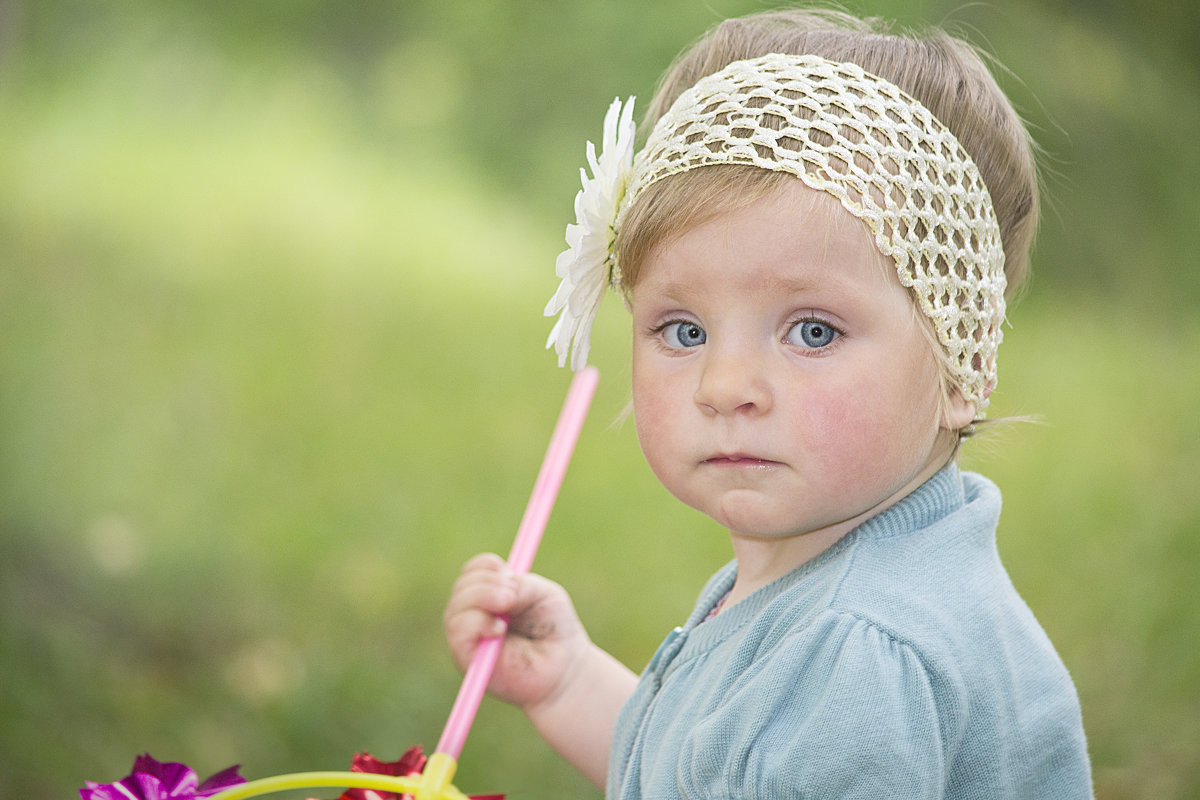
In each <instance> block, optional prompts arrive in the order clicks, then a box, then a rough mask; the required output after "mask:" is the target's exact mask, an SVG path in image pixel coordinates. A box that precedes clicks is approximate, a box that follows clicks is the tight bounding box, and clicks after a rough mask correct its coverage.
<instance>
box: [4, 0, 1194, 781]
mask: <svg viewBox="0 0 1200 800" xmlns="http://www.w3.org/2000/svg"><path fill="white" fill-rule="evenodd" d="M769 5H770V4H769V3H764V2H757V1H756V0H656V1H655V2H650V3H647V2H641V1H640V0H619V1H618V0H609V1H606V2H601V1H599V0H597V1H596V2H586V3H584V2H579V3H574V2H571V3H542V2H534V1H533V0H522V1H520V2H517V1H513V2H492V1H490V0H457V1H456V2H443V0H402V1H396V2H382V1H381V0H365V1H364V2H356V3H334V2H320V1H319V0H291V1H290V2H286V3H285V2H269V1H267V0H263V2H254V3H209V2H202V1H201V0H157V1H156V2H149V0H146V1H145V2H135V1H133V0H130V2H121V3H90V2H69V1H67V0H53V1H51V2H43V1H42V0H37V1H36V2H35V1H34V0H23V1H22V0H5V1H4V2H0V603H2V605H0V796H3V797H13V798H16V797H28V798H35V797H36V798H42V797H45V798H49V797H69V796H73V794H74V789H75V787H78V786H80V785H82V783H83V781H84V780H85V779H93V780H102V781H108V780H115V779H116V778H119V777H121V776H122V775H124V774H125V773H126V772H127V771H128V767H129V765H130V763H131V762H132V758H133V756H134V755H135V754H138V753H141V752H145V751H149V752H150V753H152V754H153V755H154V756H156V757H157V758H159V759H162V760H182V761H186V762H187V763H189V764H191V765H192V766H194V767H195V768H196V769H197V771H199V772H200V773H201V775H206V774H208V773H211V772H214V771H216V770H218V769H221V768H223V767H225V766H227V765H228V764H231V763H234V762H239V763H241V764H243V765H244V767H243V772H244V774H246V775H248V776H251V777H263V776H267V775H273V774H277V773H280V772H287V771H297V770H309V769H341V768H345V767H346V766H348V764H349V759H350V757H351V755H352V754H353V753H354V752H356V751H361V750H369V751H371V752H373V753H374V754H376V755H377V756H379V757H381V758H387V759H390V758H395V757H397V756H398V755H399V753H400V752H401V751H402V750H404V749H405V748H407V747H408V746H409V745H411V744H416V743H423V744H425V745H426V747H429V748H431V747H432V745H433V744H434V743H435V742H436V739H437V737H438V734H439V733H440V731H441V726H442V724H443V722H444V720H445V717H446V715H447V713H448V711H449V707H450V704H451V702H452V700H453V696H454V693H455V691H456V689H457V686H458V682H459V676H458V674H457V672H456V671H455V669H454V667H453V665H452V664H451V662H450V660H449V658H448V656H447V655H446V654H445V651H444V647H443V643H442V633H441V609H442V605H443V602H444V599H445V597H446V594H447V591H448V588H449V586H450V584H451V582H452V581H453V579H454V577H455V575H456V573H457V570H458V567H459V565H460V564H461V563H462V562H463V561H464V560H465V559H466V558H468V557H469V556H470V555H472V554H474V553H476V552H478V551H480V550H494V551H498V552H506V551H507V548H508V545H509V543H510V542H511V538H512V534H513V532H514V530H515V527H516V523H517V521H518V520H519V518H520V513H521V510H522V508H523V506H524V504H525V501H526V499H527V498H528V494H529V490H530V487H531V486H532V482H533V476H534V474H535V472H536V470H537V466H538V464H539V462H540V459H541V455H542V453H543V451H544V448H545V444H546V442H547V440H548V438H549V432H550V427H551V425H552V422H553V418H554V416H555V414H556V413H557V410H558V407H559V404H560V401H561V399H562V395H563V392H564V391H565V388H566V385H567V382H568V379H569V376H568V375H567V374H565V373H564V372H563V371H559V370H558V369H557V368H556V367H555V364H554V359H553V357H552V356H551V355H549V354H546V353H545V352H544V351H543V350H542V344H543V342H544V339H545V336H546V333H547V331H548V328H549V323H548V321H546V320H543V319H542V318H541V308H542V305H543V303H544V301H545V299H546V298H547V297H548V296H549V295H550V293H551V292H552V291H553V289H554V287H555V284H556V281H555V279H554V276H553V271H552V264H553V261H554V257H555V255H556V254H557V252H558V251H559V250H560V249H562V246H563V244H562V238H561V237H562V230H563V226H564V225H565V224H566V222H567V221H568V220H569V218H570V216H571V198H572V197H573V195H574V192H575V191H576V189H577V182H578V172H577V169H578V167H579V166H580V165H581V164H582V163H583V153H584V141H585V140H586V139H588V138H592V139H597V138H598V137H599V135H600V123H601V120H602V117H603V113H604V110H605V108H606V106H607V104H608V103H609V102H610V101H611V100H612V98H613V97H614V96H616V95H622V96H624V95H626V94H636V95H638V96H639V98H644V99H648V98H649V96H650V94H651V93H652V90H653V87H654V83H655V80H656V78H657V75H658V74H659V73H660V71H661V70H662V69H663V68H664V67H665V66H666V64H667V63H668V62H669V61H670V59H671V58H672V57H673V56H674V54H675V53H676V52H677V51H678V50H679V49H680V48H682V47H683V46H684V45H685V44H687V43H688V42H690V41H691V40H693V39H694V38H695V37H697V36H698V35H699V34H700V33H702V32H703V31H704V30H705V29H706V28H708V27H709V26H710V25H711V24H712V23H714V22H715V21H716V20H717V19H718V18H720V17H724V16H731V15H738V14H743V13H747V12H750V11H754V10H758V9H760V8H764V7H767V6H769ZM848 7H849V8H850V9H852V10H855V11H858V12H865V13H870V14H878V15H883V16H888V17H894V18H896V19H898V20H899V21H901V22H902V23H904V24H908V25H921V24H945V25H947V26H948V27H951V28H952V29H954V30H956V31H958V32H960V33H962V34H963V35H965V36H967V37H968V38H969V39H971V40H972V41H974V42H976V43H977V44H980V45H982V46H983V47H985V48H987V49H988V50H989V51H991V52H992V53H994V54H995V55H996V56H997V58H998V60H999V62H1000V63H1002V64H1003V65H1005V67H1006V68H1007V71H1000V73H999V80H1000V81H1001V83H1002V84H1003V85H1004V87H1005V88H1006V90H1007V91H1008V92H1009V93H1010V95H1011V97H1012V98H1013V100H1014V102H1015V103H1016V104H1017V105H1018V107H1019V108H1020V110H1021V111H1022V113H1023V114H1024V115H1025V116H1026V117H1027V119H1028V120H1029V121H1030V124H1031V126H1032V128H1033V130H1034V132H1035V136H1036V138H1037V140H1038V142H1039V145H1040V146H1041V148H1042V150H1043V151H1044V152H1043V157H1042V166H1043V169H1044V173H1045V190H1046V214H1045V220H1044V224H1043V227H1042V236H1041V239H1040V244H1039V246H1038V249H1037V251H1036V253H1035V259H1034V269H1035V276H1034V279H1033V282H1032V285H1031V288H1030V291H1029V293H1028V295H1027V296H1026V297H1025V298H1024V299H1023V300H1022V302H1021V303H1020V304H1019V305H1017V306H1016V307H1015V308H1014V309H1013V310H1012V312H1011V314H1010V317H1011V321H1012V328H1011V330H1010V331H1009V332H1008V335H1007V339H1006V343H1005V346H1004V351H1003V353H1002V358H1001V364H1002V367H1001V376H1002V377H1001V384H1000V388H999V390H998V393H997V395H996V399H995V403H994V406H993V408H994V409H995V411H996V413H997V414H1037V415H1040V416H1041V418H1042V420H1043V423H1042V424H1034V425H1018V426H1015V427H1012V428H1010V429H1007V430H1006V431H1005V432H1003V433H1002V434H1000V435H998V436H995V437H993V438H990V439H986V440H983V441H978V442H975V443H972V444H971V445H969V446H968V449H967V454H966V457H965V460H966V463H967V464H968V465H969V466H970V467H972V468H975V469H980V470H983V471H985V472H987V473H988V474H989V475H990V476H991V477H993V478H994V479H995V480H996V481H998V482H999V483H1000V485H1001V486H1002V488H1003V490H1004V493H1005V511H1004V517H1003V520H1002V523H1001V530H1000V533H999V541H1000V548H1001V550H1002V553H1003V555H1004V556H1005V558H1006V560H1007V563H1008V565H1009V567H1010V571H1011V573H1012V576H1013V579H1014V581H1015V582H1016V584H1017V586H1018V588H1019V589H1020V590H1021V592H1022V593H1023V594H1024V596H1025V597H1026V598H1027V600H1028V602H1029V603H1030V605H1031V606H1032V607H1033V608H1034V610H1035V611H1036V613H1037V614H1038V616H1039V617H1040V619H1041V621H1042V622H1043V624H1044V626H1045V627H1046V629H1047V630H1048V631H1049V633H1050V635H1051V636H1052V638H1053V639H1054V641H1055V642H1056V644H1057V645H1058V647H1059V649H1060V651H1061V654H1062V656H1063V659H1064V660H1065V661H1066V663H1067V665H1068V667H1069V668H1070V670H1071V672H1072V673H1073V675H1074V678H1075V681H1076V683H1077V685H1078V687H1079V692H1080V695H1081V698H1082V703H1083V710H1084V717H1085V723H1086V726H1087V729H1088V734H1089V737H1090V746H1091V750H1092V757H1093V759H1094V766H1095V780H1096V789H1097V796H1098V797H1100V798H1102V799H1104V800H1116V799H1117V798H1185V797H1198V796H1200V789H1197V786H1198V785H1200V656H1198V655H1197V653H1198V652H1200V651H1198V649H1197V642H1198V640H1200V597H1198V590H1197V586H1198V582H1197V579H1196V574H1197V568H1198V567H1200V485H1198V478H1200V414H1197V411H1198V410H1200V409H1198V408H1197V402H1198V401H1197V398H1198V397H1200V355H1198V353H1200V322H1198V318H1197V314H1196V311H1195V309H1196V306H1197V301H1198V300H1200V269H1197V255H1196V254H1197V253H1198V252H1200V233H1198V231H1200V224H1198V221H1197V209H1198V208H1200V204H1198V203H1197V200H1196V194H1195V191H1196V186H1197V185H1200V148H1198V147H1197V144H1196V132H1197V131H1200V68H1198V67H1200V57H1198V56H1197V55H1196V50H1195V42H1196V41H1197V40H1198V38H1200V37H1198V34H1200V13H1198V11H1197V6H1196V5H1195V4H1192V3H1161V2H1158V0H1092V1H1091V2H1088V3H1081V2H1067V1H1066V0H1063V1H1062V2H1050V1H1049V0H1047V1H1045V2H1035V0H1006V2H1004V3H995V4H972V3H962V2H961V0H952V1H947V2H936V1H935V0H927V1H922V0H908V1H907V2H900V1H899V0H896V1H894V2H885V1H884V0H879V1H878V2H865V1H864V2H852V3H849V6H848ZM643 102H644V100H643ZM627 340H628V331H627V320H626V318H625V312H624V310H623V309H622V308H621V304H620V303H619V302H609V303H608V304H607V305H606V307H605V308H604V310H603V312H602V314H601V319H600V321H599V325H598V329H597V332H596V336H595V346H594V359H593V360H594V361H595V362H596V363H598V365H599V366H600V368H601V370H602V372H603V379H602V385H601V388H600V391H599V394H598V397H597V400H596V403H595V406H594V408H593V413H592V415H591V418H590V420H589V422H588V425H587V428H586V429H585V431H584V434H583V437H582V440H581V442H580V445H579V449H578V451H577V453H576V457H575V460H574V462H573V465H572V468H571V471H570V473H569V474H568V477H567V481H566V485H565V486H564V489H563V493H562V495H561V497H560V501H559V504H558V507H557V509H556V511H555V513H554V516H553V518H552V520H551V526H550V530H549V532H548V533H547V536H546V540H545V542H544V544H543V548H542V551H541V553H540V554H539V558H538V564H537V567H538V569H539V570H540V571H542V572H543V573H545V574H547V575H549V576H551V577H553V578H555V579H557V580H559V581H561V582H562V583H564V584H565V585H567V586H568V587H569V589H570V590H571V591H572V593H573V595H574V598H575V600H576V603H577V605H578V608H579V611H580V614H581V615H582V617H583V618H584V621H585V623H587V624H588V626H589V628H590V631H591V633H592V635H593V638H594V639H595V640H596V641H597V642H599V643H600V644H602V645H603V646H605V647H607V648H609V649H611V650H612V651H614V652H615V653H616V654H617V655H618V656H619V657H620V658H621V659H623V660H624V661H625V662H626V663H628V664H630V665H631V666H633V667H634V668H635V669H640V667H641V665H643V664H644V663H645V661H646V660H647V658H648V657H649V655H650V654H651V653H652V652H653V650H654V648H655V646H656V645H657V643H658V641H659V640H660V638H661V637H662V635H663V634H664V633H665V631H666V630H668V629H669V628H670V627H671V626H673V625H674V624H676V623H677V622H678V621H679V620H681V619H682V618H683V617H684V615H685V614H686V613H687V611H688V610H689V609H690V607H691V603H692V600H693V598H694V595H695V592H696V591H697V590H698V588H699V586H700V585H701V583H702V582H703V580H704V579H705V578H706V577H707V576H708V574H709V573H710V572H711V571H712V570H714V569H715V568H716V567H717V566H719V565H720V564H722V563H723V562H724V561H725V560H726V559H727V558H728V555H729V553H728V545H727V542H726V541H725V539H724V537H723V535H722V533H721V531H719V530H718V529H716V528H715V527H714V526H713V525H712V524H711V523H709V522H707V521H706V520H704V519H703V518H701V517H699V516H698V515H697V514H695V513H693V512H691V511H689V510H687V509H685V508H683V507H682V506H680V505H679V504H678V503H676V502H675V501H674V500H672V499H671V498H670V497H669V496H668V495H667V494H666V493H665V491H664V490H662V489H661V487H659V486H658V484H657V483H656V481H655V480H654V478H653V476H652V475H651V474H650V472H649V470H648V469H647V468H646V467H645V466H644V464H643V463H642V460H641V456H640V454H639V452H638V448H637V443H636V440H635V436H634V432H633V427H632V425H631V424H620V423H619V422H617V419H618V417H619V416H620V413H621V410H622V409H623V408H624V406H625V404H626V402H627V399H628V381H629V370H628V367H627V364H626V357H627V356H626V352H627V347H628V341H627ZM456 783H457V785H459V786H460V787H461V788H463V789H464V790H474V791H484V790H495V791H506V792H508V793H509V796H510V797H512V798H520V799H522V800H535V798H551V797H596V796H598V793H597V792H595V790H593V789H592V788H590V787H589V786H587V785H586V784H585V783H584V782H583V781H582V780H581V779H580V778H578V777H577V776H575V775H574V774H573V773H572V772H571V771H570V770H569V768H567V767H565V766H564V765H562V764H561V763H560V762H559V761H558V760H557V759H556V757H555V756H554V755H553V754H552V753H551V752H550V751H549V750H548V749H547V748H546V747H545V745H543V744H542V743H541V742H540V740H539V739H538V738H537V736H536V735H535V734H534V733H533V732H532V731H531V730H530V728H529V726H528V725H527V724H526V722H525V721H524V719H523V718H522V717H521V716H520V714H519V713H517V712H515V711H513V710H512V709H509V708H507V707H503V706H501V705H500V704H497V703H495V702H493V701H490V700H489V701H485V704H484V706H483V708H482V710H481V712H480V717H479V719H478V721H477V723H476V726H475V728H474V730H473V732H472V734H471V738H470V739H469V740H468V742H467V746H466V750H465V751H464V753H463V759H462V765H461V768H460V772H459V775H458V777H457V779H456Z"/></svg>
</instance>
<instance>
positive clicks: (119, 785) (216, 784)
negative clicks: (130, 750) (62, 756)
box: [79, 754, 246, 800]
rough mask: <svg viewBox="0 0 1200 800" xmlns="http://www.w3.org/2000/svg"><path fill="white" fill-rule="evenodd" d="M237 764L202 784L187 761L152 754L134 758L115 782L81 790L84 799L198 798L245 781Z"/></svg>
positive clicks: (93, 785)
mask: <svg viewBox="0 0 1200 800" xmlns="http://www.w3.org/2000/svg"><path fill="white" fill-rule="evenodd" d="M237 771H238V767H237V766H232V767H229V768H228V769H223V770H221V771H220V772H218V773H217V774H216V775H213V776H212V777H210V778H207V779H206V780H205V781H204V783H200V782H199V779H198V778H197V777H196V773H195V772H193V771H192V769H191V768H190V767H188V766H186V765H184V764H178V763H175V762H168V763H165V764H164V763H161V762H158V761H155V760H154V759H153V758H151V757H150V755H149V754H146V755H142V756H138V757H137V758H135V759H134V760H133V771H132V772H130V773H129V774H128V775H126V776H125V777H124V778H122V779H121V780H119V781H117V782H116V783H93V782H92V781H87V786H86V787H85V788H83V789H80V790H79V796H80V797H81V798H83V800H196V799H197V798H203V797H211V796H212V795H214V794H216V793H217V792H220V791H221V790H223V789H227V788H229V787H230V786H235V785H236V784H239V783H245V782H246V779H245V778H243V777H242V776H241V775H238V774H237Z"/></svg>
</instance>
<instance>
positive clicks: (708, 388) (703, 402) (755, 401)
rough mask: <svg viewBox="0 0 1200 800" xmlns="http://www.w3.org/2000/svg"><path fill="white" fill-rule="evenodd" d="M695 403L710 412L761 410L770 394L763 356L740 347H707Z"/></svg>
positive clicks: (768, 407)
mask: <svg viewBox="0 0 1200 800" xmlns="http://www.w3.org/2000/svg"><path fill="white" fill-rule="evenodd" d="M695 400H696V405H697V406H699V407H700V410H701V411H703V412H704V413H706V414H709V415H711V416H737V415H755V414H765V413H766V412H768V411H770V410H771V406H772V404H773V394H772V389H771V382H770V379H769V376H768V373H767V370H766V365H765V364H764V363H763V359H762V358H761V357H759V356H756V355H755V354H753V353H748V352H746V351H745V350H743V349H733V348H728V349H724V350H722V349H721V348H718V347H711V346H710V348H709V349H708V351H707V352H706V353H705V361H704V364H703V366H702V370H701V374H700V383H699V385H698V386H697V387H696V396H695Z"/></svg>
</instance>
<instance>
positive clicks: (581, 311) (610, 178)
mask: <svg viewBox="0 0 1200 800" xmlns="http://www.w3.org/2000/svg"><path fill="white" fill-rule="evenodd" d="M633 101H634V98H632V97H630V98H629V99H628V100H627V101H626V102H625V103H624V104H623V105H622V103H621V100H620V98H617V99H616V100H613V102H612V105H611V106H609V108H608V113H607V114H605V116H604V140H603V144H602V150H601V152H600V155H599V157H597V155H596V147H595V145H593V144H592V143H591V142H588V143H587V160H588V166H590V167H591V170H592V176H591V177H590V178H589V177H588V174H587V170H586V169H580V170H579V175H580V179H581V181H582V183H583V188H582V189H580V190H579V193H578V194H577V195H575V222H574V223H573V224H570V225H568V226H567V233H566V239H567V245H568V247H567V249H566V250H564V251H563V252H562V253H560V254H559V256H558V260H557V261H556V262H555V266H554V270H555V272H556V273H557V274H558V277H559V278H560V279H561V281H562V282H561V283H560V284H559V286H558V291H556V292H555V293H554V296H553V297H552V298H550V302H549V303H547V304H546V311H545V314H546V316H547V317H552V316H554V315H555V314H559V315H560V316H559V318H558V321H557V322H556V323H555V324H554V328H553V330H551V331H550V338H549V339H548V340H547V341H546V347H547V348H549V347H550V346H552V345H553V347H554V350H555V352H557V353H558V365H559V366H560V367H561V366H564V365H565V364H566V362H567V354H568V353H570V356H571V369H573V370H580V369H583V367H584V366H585V365H586V364H587V357H588V349H589V346H590V341H591V334H592V322H593V321H594V320H595V319H596V311H597V310H598V309H599V308H600V300H601V298H603V297H604V290H605V289H606V288H607V287H608V285H609V284H610V283H611V281H612V269H613V253H612V244H613V239H614V238H615V235H616V231H615V230H614V226H615V224H616V221H617V210H618V209H619V208H620V206H621V199H622V198H623V197H624V196H625V189H626V187H627V186H628V185H629V175H630V173H631V172H632V171H633V137H634V124H633Z"/></svg>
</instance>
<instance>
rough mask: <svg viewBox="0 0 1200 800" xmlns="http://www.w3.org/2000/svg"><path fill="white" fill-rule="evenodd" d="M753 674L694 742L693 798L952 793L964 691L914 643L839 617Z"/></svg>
mask: <svg viewBox="0 0 1200 800" xmlns="http://www.w3.org/2000/svg"><path fill="white" fill-rule="evenodd" d="M742 677H743V680H740V681H738V682H737V684H735V685H734V686H731V687H729V690H730V691H729V692H728V694H726V696H725V700H724V701H723V702H722V704H721V708H719V709H714V712H715V713H712V714H710V715H707V717H706V718H705V719H704V720H703V722H702V723H701V724H699V725H697V726H696V728H694V729H693V732H692V735H691V736H690V737H689V739H690V740H689V741H688V742H687V743H686V744H685V745H684V748H683V751H682V752H681V754H680V755H681V758H680V760H679V765H680V769H681V771H687V772H688V773H689V774H686V775H681V776H680V778H681V785H682V787H684V794H685V796H692V797H710V798H717V797H719V798H729V799H730V800H732V799H733V798H785V797H786V798H824V799H832V798H880V797H903V798H909V799H911V800H921V798H940V797H941V796H942V795H943V792H944V789H945V785H946V770H947V761H948V753H949V752H950V748H952V747H953V746H954V740H955V738H956V734H955V733H953V730H954V728H955V727H956V722H955V720H956V718H957V717H958V713H957V710H956V709H957V706H958V697H960V694H959V692H958V691H957V690H956V689H955V687H954V682H953V681H950V680H948V679H946V678H945V677H944V676H942V675H939V673H938V672H937V671H936V670H931V669H930V668H929V666H928V665H927V664H926V663H925V661H924V660H923V659H922V657H921V656H920V655H919V654H918V653H917V652H916V651H915V650H914V649H913V648H912V647H910V646H909V645H907V644H905V643H904V642H901V641H897V640H896V639H894V638H892V637H891V636H889V635H888V634H887V633H886V632H884V631H882V630H880V629H878V628H876V627H874V626H873V625H871V624H869V623H867V622H864V621H862V620H858V619H856V618H854V617H848V616H845V615H841V616H838V615H831V618H830V619H829V620H827V621H826V624H823V625H817V626H814V628H810V629H809V630H808V631H807V632H806V634H805V635H803V636H797V637H794V638H788V639H784V640H783V641H781V642H779V643H778V644H777V645H775V646H774V647H773V648H772V650H771V652H768V653H763V654H760V657H759V658H758V659H756V664H755V668H754V669H752V670H750V671H747V672H746V673H744V674H743V676H742Z"/></svg>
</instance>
